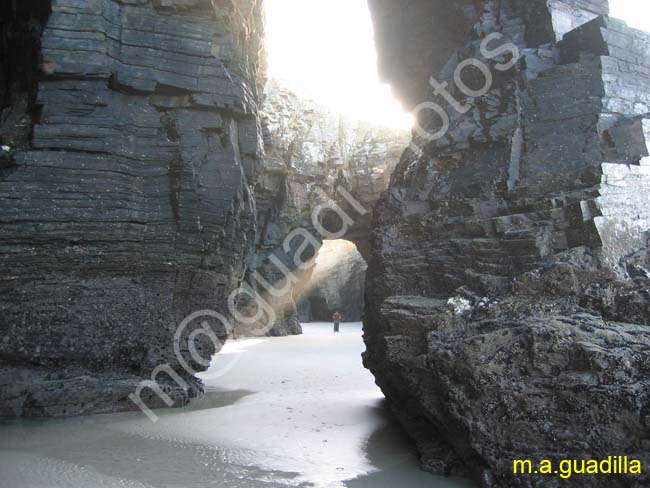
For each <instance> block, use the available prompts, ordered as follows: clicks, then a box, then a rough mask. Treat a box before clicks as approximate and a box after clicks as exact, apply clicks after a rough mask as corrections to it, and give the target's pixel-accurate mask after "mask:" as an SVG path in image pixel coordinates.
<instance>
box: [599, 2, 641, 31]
mask: <svg viewBox="0 0 650 488" xmlns="http://www.w3.org/2000/svg"><path fill="white" fill-rule="evenodd" d="M609 6H610V11H611V12H610V13H611V15H612V16H613V17H618V18H620V19H623V20H625V21H626V22H627V24H628V25H629V26H630V27H636V28H637V29H642V30H645V31H650V2H649V1H648V0H609Z"/></svg>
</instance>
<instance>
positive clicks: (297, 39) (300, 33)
mask: <svg viewBox="0 0 650 488" xmlns="http://www.w3.org/2000/svg"><path fill="white" fill-rule="evenodd" d="M610 6H611V11H612V12H611V13H612V15H613V16H616V17H619V18H622V19H624V20H625V21H626V22H627V23H628V24H629V25H630V26H632V27H636V28H638V29H644V30H650V0H610ZM266 19H267V41H266V42H267V52H268V58H269V59H268V62H269V76H271V77H272V78H276V79H278V80H281V81H282V82H283V84H284V85H286V86H287V87H288V88H290V89H292V90H293V91H295V92H296V93H297V94H299V95H301V96H305V97H309V98H312V99H314V100H315V101H316V102H318V103H319V104H321V105H323V106H326V107H329V108H331V109H333V110H336V111H338V112H341V113H343V114H345V115H348V116H351V117H353V118H356V119H362V120H369V121H374V122H376V123H378V124H380V125H385V126H388V127H395V128H404V129H408V128H410V127H411V125H412V122H413V119H412V117H411V115H410V114H407V113H405V112H404V110H403V109H402V107H401V105H400V103H399V102H398V101H397V100H396V99H395V97H394V96H393V95H392V93H391V89H390V87H389V86H388V85H387V84H384V83H382V82H381V81H380V80H379V75H378V73H377V54H376V50H375V44H374V33H373V26H372V21H371V18H370V13H369V11H368V5H367V0H266Z"/></svg>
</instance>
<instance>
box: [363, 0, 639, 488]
mask: <svg viewBox="0 0 650 488" xmlns="http://www.w3.org/2000/svg"><path fill="white" fill-rule="evenodd" d="M435 3H436V2H424V1H422V2H410V1H409V2H406V1H403V2H402V1H394V2H393V1H390V2H389V1H387V0H386V1H384V0H371V2H370V5H371V8H372V10H373V16H374V20H375V23H376V26H377V33H378V37H379V38H378V46H379V53H380V57H381V58H382V66H383V71H384V76H385V77H386V78H387V79H388V80H390V81H392V82H393V84H394V86H395V87H396V89H397V90H398V92H399V93H400V94H401V96H402V97H403V98H404V100H405V101H406V103H407V104H409V105H410V106H412V107H414V106H416V105H417V104H418V103H420V102H423V101H433V102H435V103H437V104H438V106H439V107H440V108H441V109H444V111H445V112H446V113H447V114H448V116H449V128H448V130H447V131H443V132H445V135H444V136H443V137H438V138H436V139H435V140H433V139H434V138H431V137H430V138H429V139H427V138H426V133H427V132H428V133H429V134H433V133H436V132H438V131H439V130H440V129H441V127H442V123H443V122H444V120H443V119H441V117H439V116H436V115H431V114H432V113H433V112H432V111H431V110H426V111H422V113H421V114H420V122H421V125H422V129H423V130H422V131H421V135H418V136H416V137H415V139H414V141H413V144H412V145H411V149H409V150H407V151H406V152H405V154H404V155H403V156H402V160H401V162H400V164H399V165H398V167H397V169H396V171H395V173H394V174H393V177H392V180H391V184H390V188H389V190H388V191H387V192H386V193H385V194H384V195H383V197H382V199H381V200H380V202H379V203H378V205H377V207H376V209H375V216H374V223H373V233H372V235H373V236H374V240H373V242H372V249H371V253H370V258H369V269H368V278H367V293H366V302H367V305H366V317H365V322H364V331H365V341H366V344H367V352H366V353H365V356H364V360H365V364H366V366H367V367H369V368H370V369H371V370H372V372H373V373H374V374H375V376H376V378H377V382H378V384H379V385H380V386H381V388H382V389H383V391H384V392H385V394H386V396H387V398H388V400H389V402H390V404H391V405H392V407H393V410H394V411H395V412H396V413H397V415H398V416H399V417H400V419H401V420H402V422H403V423H404V425H405V426H406V427H407V429H408V430H409V431H410V433H411V434H412V435H413V437H414V438H415V439H416V441H417V442H418V444H419V446H420V450H421V453H422V461H423V465H424V466H425V468H427V469H429V470H431V471H435V472H443V473H445V472H446V473H449V472H458V468H459V467H460V466H464V468H465V469H466V470H468V471H469V472H470V474H472V475H473V476H474V478H475V479H476V480H477V481H479V483H481V485H482V486H504V487H505V486H560V483H563V484H564V483H568V484H570V485H571V486H590V487H594V486H603V487H605V486H607V487H611V486H645V485H646V484H647V482H648V481H647V478H646V476H645V475H641V476H629V477H616V478H611V477H601V478H597V477H589V476H584V477H576V476H574V477H573V478H571V480H569V481H560V480H559V478H557V477H553V476H542V475H540V474H531V475H530V476H522V477H516V476H514V475H513V471H512V462H513V460H514V459H531V460H533V462H539V461H540V460H542V459H549V460H553V461H556V462H557V461H559V460H561V459H589V458H595V459H601V458H606V457H607V456H609V455H612V454H613V453H624V454H626V455H629V456H630V457H633V458H638V459H640V460H642V461H643V462H644V464H645V463H647V462H648V461H649V460H650V425H649V424H648V409H649V408H650V395H649V393H648V392H649V391H650V389H649V387H650V383H649V380H648V364H650V362H649V360H650V329H648V327H647V326H648V325H649V324H650V315H649V311H650V308H649V305H650V295H649V294H648V286H649V285H650V281H649V278H650V262H649V260H648V249H649V248H648V237H649V236H650V234H649V233H648V229H650V205H649V204H650V164H648V159H647V157H648V154H649V153H648V142H649V141H650V139H649V137H648V136H649V132H648V117H649V115H648V112H649V111H650V108H649V107H650V105H649V104H648V102H649V101H650V91H649V90H648V81H649V76H650V71H649V68H650V55H649V52H650V49H649V48H650V36H649V35H648V34H646V33H644V32H640V31H637V30H634V29H630V28H628V27H627V26H626V25H625V24H624V23H623V22H621V21H618V20H615V19H611V18H608V17H607V16H606V14H607V9H608V5H607V2H606V1H587V0H585V1H581V0H575V1H570V0H564V1H559V0H557V1H556V0H548V1H546V0H532V1H531V0H526V1H523V0H503V1H489V0H486V1H477V2H469V1H468V2H463V1H460V0H459V1H454V2H446V3H447V4H449V3H451V4H452V5H451V6H449V8H448V9H447V10H445V9H440V10H437V9H435V8H434V6H435V5H432V4H435ZM439 3H440V2H439ZM397 12H399V14H396V13H397ZM450 15H451V16H453V18H454V21H453V22H450V20H449V18H448V17H449V16H450ZM463 27H467V29H464V30H463ZM459 29H460V30H462V32H463V35H461V34H460V33H459ZM493 33H499V34H500V35H501V36H502V38H501V39H500V40H494V41H492V43H488V44H487V47H488V49H485V48H484V49H483V50H481V44H482V43H483V42H484V40H485V39H489V36H490V34H493ZM441 38H442V39H444V42H442V43H441V44H440V46H439V47H440V50H438V43H437V40H438V39H441ZM506 43H511V45H512V46H515V47H516V49H513V48H512V47H510V48H507V49H504V50H503V51H502V53H501V54H499V55H497V56H494V57H492V58H490V57H489V56H487V54H486V51H487V52H488V53H491V52H494V50H496V49H497V48H498V47H499V46H501V47H504V46H506ZM484 47H485V46H484ZM431 50H435V51H436V53H435V54H431V55H429V54H427V53H429V52H430V51H431ZM420 53H423V54H424V55H425V57H424V59H428V60H429V61H427V63H426V66H425V67H421V68H422V69H421V70H415V71H414V70H413V69H412V67H413V66H416V64H417V62H418V60H419V58H417V56H418V55H419V54H420ZM517 55H519V56H517ZM513 57H516V59H515V60H516V63H513V62H511V61H513V59H512V58H513ZM467 59H479V60H481V61H482V62H483V63H485V66H487V67H488V68H489V72H490V74H491V75H492V76H491V78H492V80H491V83H489V86H487V88H488V89H486V90H485V93H483V94H481V95H480V96H467V95H465V94H464V93H463V91H464V92H465V93H467V92H468V91H470V92H471V90H473V91H474V92H477V91H481V90H482V88H483V86H484V84H485V83H486V78H485V76H484V75H482V74H481V73H480V72H479V71H478V70H476V69H473V68H469V69H467V63H465V69H462V70H461V74H460V77H456V81H454V71H455V70H456V68H457V67H458V66H459V65H461V66H462V64H461V63H462V62H463V61H464V60H467ZM474 65H475V66H476V64H474ZM510 65H511V67H509V69H503V68H504V67H506V66H510ZM424 68H426V69H424ZM430 76H433V77H434V78H435V80H434V82H431V83H433V84H434V85H435V82H438V83H442V82H445V81H446V82H449V85H448V87H447V89H448V94H451V95H453V97H454V98H455V100H456V101H455V102H450V101H449V100H448V99H446V98H445V97H444V96H442V95H441V93H440V91H438V94H437V96H436V95H434V93H433V89H432V88H431V85H430V79H429V77H430ZM412 78H413V82H412V83H410V84H406V82H405V80H410V79H412ZM458 80H460V82H459V81H458ZM462 84H464V85H466V86H465V87H462V86H461V85H462ZM427 87H428V89H427ZM461 88H462V89H463V90H461ZM454 103H455V104H456V105H457V106H460V111H459V110H457V108H455V107H454V106H453V105H454ZM459 104H460V105H459ZM430 107H431V105H429V108H430Z"/></svg>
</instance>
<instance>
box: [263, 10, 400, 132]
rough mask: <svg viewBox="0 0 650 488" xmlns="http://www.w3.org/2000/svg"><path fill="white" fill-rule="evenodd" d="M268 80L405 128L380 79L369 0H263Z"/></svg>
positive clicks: (355, 114)
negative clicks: (282, 83) (264, 1)
mask: <svg viewBox="0 0 650 488" xmlns="http://www.w3.org/2000/svg"><path fill="white" fill-rule="evenodd" d="M266 29H267V39H266V42H267V53H268V56H269V60H268V61H269V76H271V77H273V78H277V79H279V80H282V81H283V82H284V84H285V85H286V86H288V87H289V88H290V89H292V90H293V91H295V92H296V93H298V94H299V95H302V96H305V97H309V98H312V99H314V100H315V101H316V102H317V103H319V104H320V105H324V106H326V107H329V108H331V109H333V110H335V111H337V112H340V113H343V114H345V115H348V116H350V117H353V118H355V119H361V120H369V121H373V122H375V123H377V124H380V125H384V126H387V127H395V128H404V129H409V128H410V127H411V126H412V118H411V116H410V115H409V114H407V113H405V112H404V110H403V109H402V107H401V105H400V104H399V102H398V101H397V100H396V99H395V98H394V97H393V95H392V93H391V89H390V87H389V86H388V85H386V84H382V83H381V82H380V81H379V76H378V74H377V54H376V50H375V43H374V34H373V26H372V21H371V19H370V12H369V11H368V5H367V0H266Z"/></svg>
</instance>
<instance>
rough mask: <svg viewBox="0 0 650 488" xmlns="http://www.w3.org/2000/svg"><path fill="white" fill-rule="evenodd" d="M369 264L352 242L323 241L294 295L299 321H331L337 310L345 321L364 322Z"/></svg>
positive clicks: (342, 240)
mask: <svg viewBox="0 0 650 488" xmlns="http://www.w3.org/2000/svg"><path fill="white" fill-rule="evenodd" d="M367 267H368V266H367V264H366V261H365V260H364V258H363V256H362V255H361V253H360V252H359V250H358V249H357V246H356V245H355V244H354V243H353V242H351V241H348V240H345V239H337V240H326V241H324V242H323V247H321V249H320V250H319V251H318V254H317V255H316V257H315V259H314V267H313V269H312V270H311V273H310V276H309V278H308V279H307V281H306V283H305V285H304V286H303V287H302V288H301V289H300V290H299V292H298V293H297V296H296V297H295V301H296V306H297V309H298V319H299V320H300V322H302V323H309V322H331V321H332V317H333V315H334V314H335V313H337V312H338V313H340V314H341V316H342V318H343V321H344V322H361V320H362V318H363V305H364V291H365V278H366V269H367Z"/></svg>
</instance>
